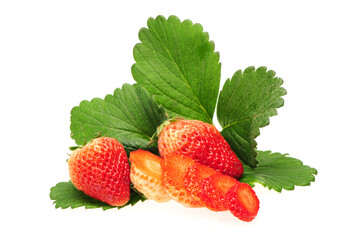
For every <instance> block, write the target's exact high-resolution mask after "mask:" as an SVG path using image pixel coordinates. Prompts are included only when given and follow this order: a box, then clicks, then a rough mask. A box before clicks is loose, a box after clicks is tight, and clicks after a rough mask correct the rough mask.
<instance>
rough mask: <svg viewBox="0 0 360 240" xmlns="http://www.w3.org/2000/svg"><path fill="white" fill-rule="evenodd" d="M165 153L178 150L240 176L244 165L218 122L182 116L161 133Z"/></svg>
mask: <svg viewBox="0 0 360 240" xmlns="http://www.w3.org/2000/svg"><path fill="white" fill-rule="evenodd" d="M158 147H159V153H160V155H161V156H162V157H164V156H166V155H169V154H172V153H178V154H182V155H185V156H189V157H191V158H192V159H194V160H195V161H197V162H199V163H201V164H204V165H207V166H209V167H212V168H213V169H215V170H217V171H218V172H220V173H223V174H226V175H229V176H232V177H234V178H240V177H241V175H242V173H243V166H242V163H241V162H240V160H239V159H238V158H237V156H236V154H235V153H234V152H233V151H232V150H231V147H230V145H229V144H228V143H227V142H226V140H225V139H224V138H223V136H222V135H221V133H220V132H219V131H218V130H217V129H216V128H215V126H214V125H211V124H208V123H204V122H202V121H198V120H178V121H175V122H172V123H170V124H169V125H167V126H165V127H164V128H163V130H162V131H161V133H160V135H159V140H158Z"/></svg>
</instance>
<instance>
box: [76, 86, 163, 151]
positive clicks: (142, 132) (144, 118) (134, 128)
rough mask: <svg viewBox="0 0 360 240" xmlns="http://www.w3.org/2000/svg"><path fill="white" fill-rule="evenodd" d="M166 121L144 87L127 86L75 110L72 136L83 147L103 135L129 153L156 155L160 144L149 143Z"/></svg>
mask: <svg viewBox="0 0 360 240" xmlns="http://www.w3.org/2000/svg"><path fill="white" fill-rule="evenodd" d="M165 118H166V116H165V112H164V110H163V108H161V107H160V106H158V105H157V104H156V102H155V100H154V98H153V97H152V96H150V95H149V93H148V92H147V91H146V90H145V89H144V88H142V87H140V86H132V85H129V84H124V85H123V87H122V89H116V90H115V91H114V94H113V95H107V96H106V97H105V99H104V100H103V99H100V98H94V99H93V100H91V101H90V102H89V101H82V102H81V103H80V105H79V106H77V107H74V108H73V109H72V110H71V125H70V129H71V137H72V138H73V139H74V140H75V142H76V143H77V144H79V145H81V144H83V143H84V140H85V142H86V141H89V140H91V139H93V138H95V137H96V136H98V135H99V133H101V134H102V135H103V136H106V137H113V138H116V139H117V140H118V141H119V142H121V143H122V144H123V145H124V147H125V149H126V150H127V151H132V150H135V149H139V148H142V149H147V150H151V151H153V152H156V151H157V146H156V143H155V142H154V143H153V144H151V145H149V142H150V140H151V137H152V136H153V134H154V133H155V132H156V129H157V127H158V126H159V125H160V124H161V123H162V122H163V121H164V120H165Z"/></svg>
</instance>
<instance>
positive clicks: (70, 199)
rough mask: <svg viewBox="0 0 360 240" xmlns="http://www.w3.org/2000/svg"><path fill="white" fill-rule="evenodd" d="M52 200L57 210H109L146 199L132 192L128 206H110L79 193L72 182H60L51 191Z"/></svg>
mask: <svg viewBox="0 0 360 240" xmlns="http://www.w3.org/2000/svg"><path fill="white" fill-rule="evenodd" d="M50 199H51V200H54V204H55V207H56V208H62V209H66V208H69V207H70V208H77V207H85V208H86V209H89V208H102V209H103V210H107V209H110V208H119V209H120V208H123V207H125V206H128V205H131V206H133V205H135V204H136V203H137V202H139V201H142V202H143V201H145V198H144V197H142V196H141V195H139V194H138V193H136V192H135V191H133V190H131V192H130V200H129V202H128V203H127V204H125V205H124V206H121V207H114V206H110V205H109V204H107V203H104V202H101V201H99V200H96V199H94V198H92V197H89V196H88V195H86V194H85V193H83V192H82V191H79V190H77V189H76V188H75V186H74V185H73V184H72V182H71V181H69V182H60V183H58V184H56V185H55V186H54V187H52V188H51V189H50Z"/></svg>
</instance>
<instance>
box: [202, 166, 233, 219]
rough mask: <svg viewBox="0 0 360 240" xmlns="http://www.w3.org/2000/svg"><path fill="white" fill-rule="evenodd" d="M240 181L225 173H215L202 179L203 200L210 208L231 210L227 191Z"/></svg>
mask: <svg viewBox="0 0 360 240" xmlns="http://www.w3.org/2000/svg"><path fill="white" fill-rule="evenodd" d="M237 184H239V182H238V181H237V180H236V179H235V178H232V177H230V176H227V175H224V174H220V173H219V174H215V175H212V176H210V177H207V178H205V179H204V180H203V181H202V193H201V195H200V200H201V202H202V203H203V204H204V205H205V206H206V207H207V208H209V209H210V210H213V211H217V212H218V211H226V210H229V204H228V201H226V199H225V198H226V193H227V192H228V191H229V190H230V188H232V187H233V186H234V185H237Z"/></svg>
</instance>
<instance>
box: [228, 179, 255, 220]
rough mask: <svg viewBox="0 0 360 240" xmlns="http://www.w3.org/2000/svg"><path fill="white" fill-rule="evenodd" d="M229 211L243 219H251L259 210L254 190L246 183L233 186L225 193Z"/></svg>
mask: <svg viewBox="0 0 360 240" xmlns="http://www.w3.org/2000/svg"><path fill="white" fill-rule="evenodd" d="M226 201H227V202H228V203H229V208H230V212H231V213H232V214H233V215H234V216H235V217H237V218H239V219H240V220H243V221H247V222H250V221H252V220H253V219H254V218H255V217H256V215H257V213H258V211H259V204H260V203H259V199H258V198H257V196H256V194H255V192H254V190H253V189H252V188H251V187H250V186H249V185H248V184H246V183H239V184H237V185H235V186H233V187H232V188H231V189H230V190H229V192H228V193H227V194H226Z"/></svg>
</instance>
